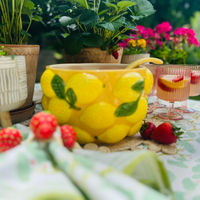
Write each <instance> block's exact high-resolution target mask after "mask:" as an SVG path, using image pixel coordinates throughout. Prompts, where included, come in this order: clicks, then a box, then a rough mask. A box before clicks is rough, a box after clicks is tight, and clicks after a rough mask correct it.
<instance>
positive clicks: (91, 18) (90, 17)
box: [79, 10, 99, 25]
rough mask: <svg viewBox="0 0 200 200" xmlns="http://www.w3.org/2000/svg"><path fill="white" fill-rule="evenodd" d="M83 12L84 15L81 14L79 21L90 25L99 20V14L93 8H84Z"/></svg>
mask: <svg viewBox="0 0 200 200" xmlns="http://www.w3.org/2000/svg"><path fill="white" fill-rule="evenodd" d="M81 13H82V15H81V16H80V19H79V21H80V23H82V24H84V25H88V24H91V23H94V22H97V21H98V20H99V16H98V14H97V13H96V12H94V11H93V10H83V11H82V12H81Z"/></svg>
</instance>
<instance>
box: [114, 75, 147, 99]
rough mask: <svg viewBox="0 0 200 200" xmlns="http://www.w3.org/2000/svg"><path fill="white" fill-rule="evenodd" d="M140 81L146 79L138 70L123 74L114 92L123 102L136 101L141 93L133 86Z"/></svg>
mask: <svg viewBox="0 0 200 200" xmlns="http://www.w3.org/2000/svg"><path fill="white" fill-rule="evenodd" d="M138 81H144V80H143V78H142V76H141V75H140V74H138V73H137V72H129V73H127V74H125V75H124V76H122V77H121V78H120V79H119V81H118V82H117V84H116V86H115V87H114V90H113V94H114V95H115V96H116V97H117V98H118V99H120V100H121V101H122V102H130V101H135V100H137V99H138V97H139V96H140V93H139V92H137V91H135V90H133V89H132V86H133V85H134V84H136V83H137V82H138Z"/></svg>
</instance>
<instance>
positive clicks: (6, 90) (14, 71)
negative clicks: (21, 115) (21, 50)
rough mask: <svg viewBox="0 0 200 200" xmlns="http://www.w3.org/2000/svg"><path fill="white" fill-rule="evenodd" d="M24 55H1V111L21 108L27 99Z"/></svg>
mask: <svg viewBox="0 0 200 200" xmlns="http://www.w3.org/2000/svg"><path fill="white" fill-rule="evenodd" d="M27 96H28V94H27V77H26V61H25V57H24V56H15V57H14V59H12V58H11V57H10V56H0V112H4V111H10V110H14V109H17V108H19V107H20V106H22V105H23V104H24V102H25V101H26V99H27Z"/></svg>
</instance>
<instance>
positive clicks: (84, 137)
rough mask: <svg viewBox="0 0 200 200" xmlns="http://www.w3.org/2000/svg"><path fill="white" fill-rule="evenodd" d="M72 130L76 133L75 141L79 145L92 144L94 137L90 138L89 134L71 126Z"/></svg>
mask: <svg viewBox="0 0 200 200" xmlns="http://www.w3.org/2000/svg"><path fill="white" fill-rule="evenodd" d="M73 128H74V130H75V131H76V136H77V141H78V142H79V143H80V144H86V143H90V142H94V140H95V139H94V137H92V136H91V135H90V134H89V133H87V132H86V131H84V130H81V129H80V128H78V127H76V126H73Z"/></svg>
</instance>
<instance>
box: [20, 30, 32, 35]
mask: <svg viewBox="0 0 200 200" xmlns="http://www.w3.org/2000/svg"><path fill="white" fill-rule="evenodd" d="M21 34H22V35H26V36H29V37H32V35H31V34H30V33H27V32H26V31H25V30H23V29H22V30H21Z"/></svg>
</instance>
